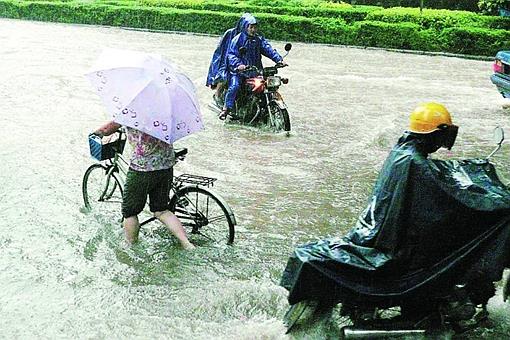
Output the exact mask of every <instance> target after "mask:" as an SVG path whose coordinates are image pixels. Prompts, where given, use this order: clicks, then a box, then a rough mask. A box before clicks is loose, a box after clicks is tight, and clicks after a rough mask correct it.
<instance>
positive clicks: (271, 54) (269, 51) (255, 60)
mask: <svg viewBox="0 0 510 340" xmlns="http://www.w3.org/2000/svg"><path fill="white" fill-rule="evenodd" d="M241 47H244V48H245V49H246V51H245V52H244V53H243V54H242V55H241V53H240V49H241ZM262 55H263V56H265V57H267V58H269V59H271V60H272V61H274V62H275V63H283V58H282V56H281V55H280V54H279V53H278V52H276V50H275V49H274V48H273V47H271V44H269V42H268V41H267V40H266V39H264V37H262V36H260V35H258V34H257V19H255V17H254V16H249V17H246V18H245V21H244V26H243V29H242V31H241V33H239V34H238V35H236V36H235V37H234V38H233V39H232V42H231V43H230V47H229V49H228V52H227V60H228V71H229V73H230V79H229V85H228V90H227V93H226V94H225V106H224V107H223V111H222V113H221V114H220V116H219V118H220V119H222V120H223V119H225V118H226V117H227V115H228V114H229V113H230V112H231V111H232V108H233V106H234V101H235V99H236V95H237V91H238V90H239V87H240V86H241V84H242V82H243V80H244V79H246V77H247V76H249V75H244V74H240V73H239V72H242V71H244V70H245V69H246V68H247V67H248V66H257V68H259V69H260V68H262Z"/></svg>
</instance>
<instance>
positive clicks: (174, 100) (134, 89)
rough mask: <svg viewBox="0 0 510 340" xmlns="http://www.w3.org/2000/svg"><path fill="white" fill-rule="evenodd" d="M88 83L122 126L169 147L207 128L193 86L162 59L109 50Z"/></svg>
mask: <svg viewBox="0 0 510 340" xmlns="http://www.w3.org/2000/svg"><path fill="white" fill-rule="evenodd" d="M87 77H88V79H89V80H90V82H91V83H92V85H93V86H94V87H95V88H96V91H97V93H98V94H99V96H100V97H101V99H102V100H103V103H104V105H105V106H106V108H107V110H108V112H109V113H110V114H111V115H112V118H113V120H114V121H115V122H117V123H119V124H121V125H125V126H129V127H132V128H135V129H137V130H140V131H142V132H145V133H147V134H149V135H151V136H153V137H155V138H157V139H160V140H162V141H164V142H167V143H169V144H171V143H173V142H174V141H176V140H178V139H180V138H182V137H185V136H187V135H189V134H192V133H194V132H197V131H200V130H202V129H203V128H204V125H203V122H202V117H201V114H200V108H199V104H198V99H197V96H196V89H195V86H194V85H193V83H192V81H191V80H190V79H189V78H188V77H187V76H185V75H184V74H183V73H181V72H179V71H178V70H177V68H176V67H175V66H174V65H173V64H171V63H169V62H168V61H165V60H164V59H163V58H162V57H161V56H160V55H158V54H148V53H142V52H136V51H126V50H116V49H107V50H105V51H103V53H102V54H101V55H100V56H99V58H98V59H97V61H96V63H95V64H94V66H93V67H92V68H91V70H90V71H89V72H88V73H87Z"/></svg>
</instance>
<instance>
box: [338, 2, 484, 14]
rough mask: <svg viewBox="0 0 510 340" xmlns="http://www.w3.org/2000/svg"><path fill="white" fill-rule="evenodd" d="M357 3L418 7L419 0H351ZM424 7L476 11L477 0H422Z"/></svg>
mask: <svg viewBox="0 0 510 340" xmlns="http://www.w3.org/2000/svg"><path fill="white" fill-rule="evenodd" d="M347 2H350V3H356V4H359V5H373V6H381V7H420V0H352V1H349V0H347ZM424 7H426V8H435V9H452V10H463V11H471V12H478V10H479V8H478V0H424Z"/></svg>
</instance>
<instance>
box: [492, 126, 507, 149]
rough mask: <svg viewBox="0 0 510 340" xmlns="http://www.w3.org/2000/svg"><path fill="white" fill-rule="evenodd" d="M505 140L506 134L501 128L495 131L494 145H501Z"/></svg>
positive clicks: (498, 127)
mask: <svg viewBox="0 0 510 340" xmlns="http://www.w3.org/2000/svg"><path fill="white" fill-rule="evenodd" d="M504 140H505V132H504V131H503V129H502V128H501V127H500V126H497V127H496V128H495V129H494V143H496V144H498V145H499V144H501V143H503V141H504Z"/></svg>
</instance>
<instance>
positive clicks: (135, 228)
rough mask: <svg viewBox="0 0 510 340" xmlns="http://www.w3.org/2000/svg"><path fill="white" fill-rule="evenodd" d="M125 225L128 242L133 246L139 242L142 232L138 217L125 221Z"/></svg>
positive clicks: (128, 218)
mask: <svg viewBox="0 0 510 340" xmlns="http://www.w3.org/2000/svg"><path fill="white" fill-rule="evenodd" d="M122 224H123V225H124V233H125V235H126V241H127V242H128V243H129V244H133V243H135V242H137V241H138V232H139V231H140V223H139V222H138V216H131V217H127V218H125V219H124V221H123V222H122Z"/></svg>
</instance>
